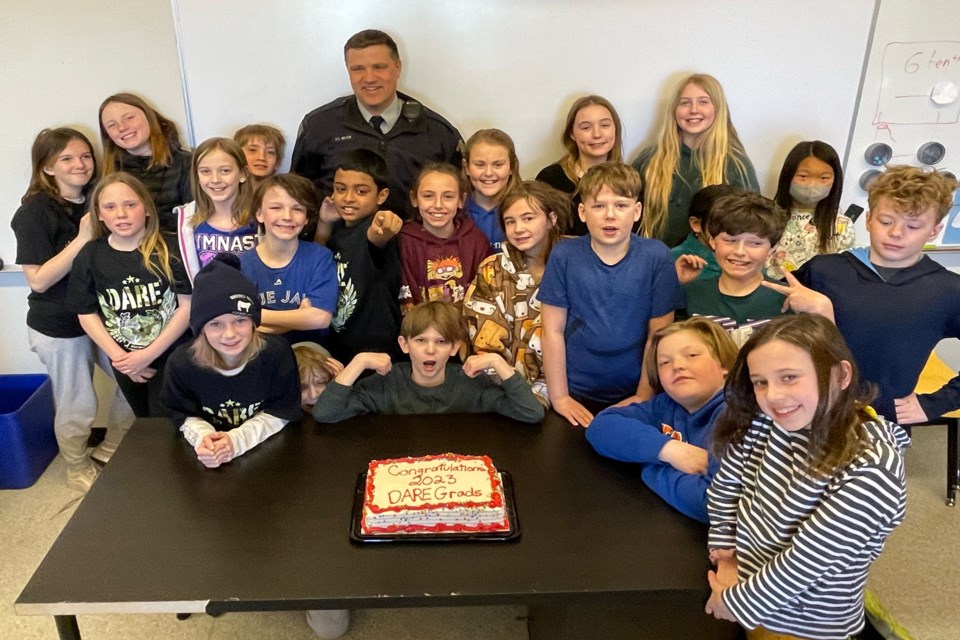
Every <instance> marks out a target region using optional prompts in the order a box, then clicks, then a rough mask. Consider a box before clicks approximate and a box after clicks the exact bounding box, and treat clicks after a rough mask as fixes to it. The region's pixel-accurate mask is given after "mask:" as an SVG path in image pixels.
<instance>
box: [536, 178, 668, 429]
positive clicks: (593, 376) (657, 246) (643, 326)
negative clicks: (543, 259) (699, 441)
mask: <svg viewBox="0 0 960 640" xmlns="http://www.w3.org/2000/svg"><path fill="white" fill-rule="evenodd" d="M640 184H641V183H640V176H639V174H637V172H636V171H635V170H634V169H632V168H631V167H629V166H627V165H624V164H622V163H618V162H607V163H603V164H600V165H597V166H595V167H593V168H592V169H590V170H589V171H588V172H587V173H586V174H585V175H584V176H583V178H582V179H581V180H580V187H579V188H580V193H581V196H582V198H583V202H582V203H581V204H580V219H581V220H582V221H583V222H585V223H586V225H587V229H588V230H589V232H590V233H589V235H587V236H583V237H580V238H574V239H572V240H567V241H565V242H561V243H559V244H558V245H557V246H556V247H554V249H553V252H552V253H551V254H550V260H549V261H548V262H547V268H546V271H545V272H544V275H543V281H542V282H541V284H540V293H539V298H540V302H541V304H542V307H543V308H542V312H541V314H542V315H541V321H542V323H543V370H544V374H545V377H546V380H547V388H548V389H549V392H550V403H551V404H552V406H553V408H554V410H555V411H556V412H557V413H559V414H560V415H562V416H563V417H564V418H566V419H567V420H569V421H570V422H571V423H572V424H579V425H581V426H587V425H588V424H589V423H590V421H591V420H592V419H593V414H592V413H591V412H590V411H589V410H588V409H587V408H586V407H585V406H584V405H583V404H582V401H588V402H593V403H603V404H607V405H609V404H612V403H615V402H620V401H624V400H626V399H630V400H633V399H638V400H646V399H647V398H649V397H650V396H651V395H652V390H651V389H650V388H649V386H648V384H647V379H646V376H645V375H641V374H642V370H641V361H642V360H643V354H644V350H645V348H646V344H647V338H648V336H650V335H653V334H654V333H656V332H657V331H658V330H660V329H661V328H663V327H665V326H667V325H668V324H670V323H671V322H673V313H674V309H676V308H677V307H678V306H680V304H681V298H682V292H681V290H680V285H679V283H678V281H677V273H676V270H675V268H674V264H673V260H672V259H671V256H670V252H669V251H668V250H667V248H666V247H665V246H664V245H663V243H661V242H658V241H655V240H648V239H646V238H640V237H638V236H637V235H636V234H634V233H632V228H633V225H634V223H636V222H637V221H638V220H639V219H640V212H641V206H640V203H638V202H637V197H638V196H639V194H640Z"/></svg>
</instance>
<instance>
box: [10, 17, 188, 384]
mask: <svg viewBox="0 0 960 640" xmlns="http://www.w3.org/2000/svg"><path fill="white" fill-rule="evenodd" d="M0 43H2V44H3V50H4V51H3V55H0V78H2V79H3V84H4V90H3V91H0V122H2V123H3V126H2V127H0V149H2V150H3V153H2V154H0V258H2V259H3V261H4V262H5V263H6V266H5V268H4V270H3V271H2V272H0V309H2V310H3V313H2V314H0V336H2V339H0V373H31V372H38V371H42V370H43V367H42V365H41V364H40V361H39V360H37V358H36V356H34V355H33V353H31V352H30V350H29V348H28V346H27V333H26V324H25V318H26V314H27V294H28V293H29V289H28V288H27V286H26V281H25V280H24V278H23V274H22V273H20V272H19V271H14V270H11V269H10V266H11V265H13V263H14V261H15V258H16V249H15V247H16V242H15V239H14V237H13V232H12V231H11V230H10V219H11V218H12V217H13V213H14V211H16V209H17V207H18V206H19V205H20V197H21V196H22V195H23V193H24V191H25V190H26V188H27V184H28V183H29V180H30V145H31V144H32V143H33V139H34V137H36V134H37V132H39V131H40V130H41V129H43V128H44V127H51V126H71V127H74V128H76V129H79V130H80V131H83V132H84V133H85V134H86V135H87V136H88V137H90V138H91V139H92V140H93V141H94V144H95V145H96V146H97V147H99V140H98V136H99V133H98V131H99V130H98V126H97V110H98V108H99V107H100V102H101V101H102V100H103V99H104V98H106V97H107V96H109V95H111V94H113V93H117V92H119V91H135V92H137V93H142V94H143V95H145V96H147V97H149V99H150V100H151V101H152V102H153V103H154V105H155V106H156V107H157V108H158V109H159V110H160V111H161V112H163V113H164V114H165V115H167V116H168V117H170V118H171V119H173V120H175V121H176V122H177V123H178V124H179V125H180V126H181V127H182V126H184V125H185V124H186V111H185V109H184V105H183V91H182V89H181V82H180V68H179V65H178V64H177V46H176V38H175V31H174V28H173V16H172V12H171V9H170V3H169V1H168V0H123V2H122V3H117V2H111V1H110V0H4V2H3V7H2V10H0Z"/></svg>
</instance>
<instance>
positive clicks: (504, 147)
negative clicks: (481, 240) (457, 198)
mask: <svg viewBox="0 0 960 640" xmlns="http://www.w3.org/2000/svg"><path fill="white" fill-rule="evenodd" d="M463 170H464V172H465V173H466V174H467V178H468V179H469V180H470V186H471V187H472V189H471V190H470V192H469V193H468V194H467V203H466V209H467V213H469V214H470V218H471V219H472V220H473V223H474V224H475V225H477V227H478V228H479V229H480V230H481V231H483V235H485V236H487V240H489V241H490V250H491V252H498V251H500V245H501V244H502V243H503V229H502V228H501V226H500V215H499V214H498V212H497V206H498V205H499V204H500V201H501V200H502V199H503V195H504V194H505V193H506V192H507V191H509V190H510V189H512V188H514V187H516V186H517V185H519V184H520V160H519V159H518V158H517V151H516V149H515V148H514V145H513V140H511V139H510V136H508V135H507V134H506V133H504V132H503V131H501V130H500V129H481V130H480V131H477V132H476V133H474V134H473V135H472V136H470V139H469V140H467V144H466V145H465V146H464V150H463Z"/></svg>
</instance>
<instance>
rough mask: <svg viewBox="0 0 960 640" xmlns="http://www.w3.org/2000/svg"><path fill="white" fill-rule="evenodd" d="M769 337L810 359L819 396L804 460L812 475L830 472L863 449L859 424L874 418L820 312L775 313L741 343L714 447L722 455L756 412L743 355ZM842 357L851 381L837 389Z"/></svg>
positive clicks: (847, 356)
mask: <svg viewBox="0 0 960 640" xmlns="http://www.w3.org/2000/svg"><path fill="white" fill-rule="evenodd" d="M774 340H783V341H784V342H787V343H789V344H792V345H795V346H797V347H799V348H801V349H803V350H804V351H806V352H807V353H809V354H810V358H811V359H812V360H813V366H814V370H815V371H816V374H817V391H818V394H819V398H818V400H817V408H816V411H815V412H814V415H813V420H812V421H811V423H810V427H809V439H810V448H809V451H808V452H807V456H808V463H809V465H810V471H812V472H814V473H815V474H818V475H821V476H830V475H832V474H834V473H835V472H837V471H838V470H840V469H842V468H843V467H845V466H846V465H848V464H849V463H850V462H851V461H853V460H854V459H855V458H856V457H857V455H859V453H860V452H861V450H862V449H863V446H864V443H865V438H866V433H865V431H864V429H863V427H862V425H863V423H864V422H867V421H870V420H874V419H875V418H874V417H873V416H871V415H870V413H868V412H867V410H866V408H867V404H868V403H869V402H870V400H871V399H872V398H873V396H874V393H873V390H872V388H870V387H869V386H866V385H863V384H862V383H861V382H860V377H859V373H858V371H857V365H856V363H855V362H854V360H853V355H852V354H851V353H850V349H849V348H847V344H846V342H844V340H843V336H841V335H840V331H839V330H838V329H837V327H836V326H835V325H834V324H833V323H832V322H830V321H829V320H827V319H826V318H824V317H823V316H819V315H813V314H807V313H804V314H800V315H795V316H780V317H779V318H776V319H774V320H771V321H770V322H769V323H767V324H765V325H763V326H762V327H760V328H759V329H758V330H757V332H756V333H755V334H753V336H751V338H750V339H749V340H747V343H746V344H744V345H743V347H742V348H741V349H740V355H739V356H738V357H737V361H736V363H734V365H733V368H732V369H731V370H730V374H729V375H728V376H727V384H726V387H725V391H724V397H725V399H726V402H727V409H726V411H724V412H723V414H721V416H720V418H719V419H718V420H717V424H716V427H715V428H714V432H713V441H714V447H715V450H716V452H717V454H718V455H723V454H724V452H725V451H726V449H727V447H728V446H729V445H731V444H739V443H740V442H742V441H743V438H744V436H745V435H746V433H747V431H748V430H749V429H750V426H751V423H752V421H753V420H754V419H756V417H757V414H758V413H759V412H760V406H759V405H758V404H757V397H756V393H755V392H754V388H753V381H752V380H751V379H750V369H749V367H748V366H747V357H748V356H749V355H750V353H751V352H752V351H753V350H754V349H756V348H758V347H760V346H762V345H765V344H767V343H769V342H772V341H774ZM843 361H846V362H848V363H850V369H851V373H850V383H849V384H848V385H847V386H846V387H845V388H842V389H841V388H840V385H838V384H836V383H835V378H836V375H837V368H838V367H839V366H840V363H841V362H843Z"/></svg>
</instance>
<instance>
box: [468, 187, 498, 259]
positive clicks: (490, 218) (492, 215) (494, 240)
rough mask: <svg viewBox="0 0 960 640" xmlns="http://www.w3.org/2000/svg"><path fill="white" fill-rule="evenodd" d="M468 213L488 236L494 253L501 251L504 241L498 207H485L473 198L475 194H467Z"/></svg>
mask: <svg viewBox="0 0 960 640" xmlns="http://www.w3.org/2000/svg"><path fill="white" fill-rule="evenodd" d="M467 213H469V214H470V218H471V219H472V220H473V224H475V225H477V228H479V229H480V231H483V235H485V236H487V240H488V241H489V242H490V249H491V250H492V251H493V253H499V252H500V249H501V248H502V246H503V243H504V240H505V238H504V236H503V230H502V229H501V228H500V212H499V211H497V208H496V207H494V208H493V209H484V208H483V207H481V206H480V205H479V204H477V203H476V201H475V200H474V199H473V194H470V195H469V196H467Z"/></svg>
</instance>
